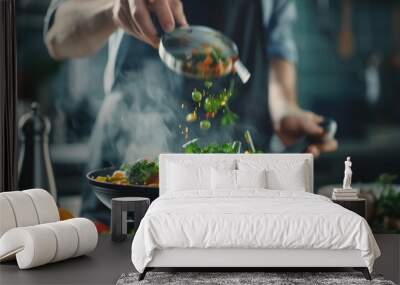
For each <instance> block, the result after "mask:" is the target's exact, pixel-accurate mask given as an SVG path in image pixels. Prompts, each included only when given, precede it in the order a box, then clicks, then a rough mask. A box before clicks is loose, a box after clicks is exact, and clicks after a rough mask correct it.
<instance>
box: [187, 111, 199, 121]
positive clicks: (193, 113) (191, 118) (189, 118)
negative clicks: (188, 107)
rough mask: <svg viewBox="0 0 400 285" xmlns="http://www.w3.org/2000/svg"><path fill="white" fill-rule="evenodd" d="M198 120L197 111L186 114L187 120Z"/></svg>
mask: <svg viewBox="0 0 400 285" xmlns="http://www.w3.org/2000/svg"><path fill="white" fill-rule="evenodd" d="M196 120H197V114H196V112H195V111H193V112H192V113H189V114H187V115H186V122H188V123H193V122H195V121H196Z"/></svg>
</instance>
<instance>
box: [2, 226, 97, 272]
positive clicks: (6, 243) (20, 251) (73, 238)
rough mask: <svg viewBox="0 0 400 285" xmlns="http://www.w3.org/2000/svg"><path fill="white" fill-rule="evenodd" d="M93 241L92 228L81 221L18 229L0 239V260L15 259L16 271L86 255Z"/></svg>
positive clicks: (92, 247)
mask: <svg viewBox="0 0 400 285" xmlns="http://www.w3.org/2000/svg"><path fill="white" fill-rule="evenodd" d="M97 240H98V234H97V230H96V227H95V225H94V224H93V222H91V221H90V220H88V219H84V218H75V219H70V220H66V221H60V222H54V223H49V224H42V225H36V226H30V227H18V228H14V229H11V230H9V231H7V232H6V233H5V234H4V235H3V236H2V237H1V238H0V261H5V260H9V259H12V258H14V256H16V259H17V263H18V266H19V268H20V269H28V268H32V267H36V266H40V265H43V264H46V263H50V262H56V261H60V260H64V259H67V258H71V257H76V256H79V255H83V254H87V253H89V252H90V251H92V250H94V249H95V248H96V245H97Z"/></svg>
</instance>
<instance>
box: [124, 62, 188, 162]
mask: <svg viewBox="0 0 400 285" xmlns="http://www.w3.org/2000/svg"><path fill="white" fill-rule="evenodd" d="M124 82H125V84H124V86H123V91H122V93H123V96H126V98H123V99H122V100H121V103H122V104H121V106H120V108H118V113H119V114H120V122H119V124H120V126H119V128H120V130H119V131H120V132H122V134H123V137H121V136H117V137H119V138H120V139H119V140H117V142H116V143H117V149H118V153H119V154H123V155H124V157H123V159H122V161H125V162H133V161H136V160H137V159H139V158H143V157H144V158H149V159H155V158H157V157H158V155H159V154H160V153H162V152H172V151H176V149H175V148H176V146H175V145H176V144H174V142H176V140H177V136H178V123H177V122H179V120H180V118H179V113H178V112H177V111H178V109H179V102H178V100H177V97H176V96H175V94H177V92H178V90H179V89H180V86H181V79H180V78H179V77H178V76H177V75H175V74H172V73H171V72H169V71H167V70H166V69H165V67H163V66H161V65H160V63H159V60H158V59H157V61H156V60H154V61H147V62H146V65H145V66H144V67H143V68H142V69H141V70H139V71H137V72H131V73H128V74H127V75H126V77H125V78H124Z"/></svg>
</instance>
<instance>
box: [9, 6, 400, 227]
mask: <svg viewBox="0 0 400 285" xmlns="http://www.w3.org/2000/svg"><path fill="white" fill-rule="evenodd" d="M16 4H17V46H18V100H19V103H18V115H19V116H21V115H22V114H24V113H26V112H27V111H29V109H30V105H31V103H32V102H34V101H36V102H38V103H39V104H40V107H41V111H42V112H43V113H44V114H46V115H47V116H48V117H49V118H50V122H51V125H52V130H51V133H50V154H51V161H52V165H53V168H54V173H55V181H56V186H57V191H58V200H59V203H60V205H61V206H63V207H65V208H67V209H68V210H70V211H71V212H72V213H74V214H75V215H78V214H79V208H80V203H81V202H80V194H81V191H82V189H83V188H84V187H88V186H87V182H86V181H85V174H86V173H85V172H86V162H87V161H88V155H89V150H88V140H89V137H90V133H91V129H92V127H93V124H94V121H95V118H96V114H97V112H98V110H99V108H100V106H101V103H102V100H103V97H104V92H103V84H102V81H103V72H104V66H105V62H106V59H107V51H106V49H103V50H101V51H100V52H99V53H98V54H97V55H96V56H93V57H91V58H82V59H76V60H66V61H62V62H56V61H54V60H52V59H51V58H50V57H49V55H48V53H47V50H46V48H45V46H44V43H43V19H44V15H45V13H46V10H47V7H48V4H49V1H48V0H40V1H37V0H19V1H16ZM296 5H297V10H298V19H297V24H296V25H295V26H294V34H295V38H296V40H297V46H298V50H299V63H298V67H297V69H298V97H299V101H300V105H301V106H302V107H303V108H305V109H310V110H312V111H314V112H317V113H320V114H323V115H326V116H330V117H333V118H335V119H336V121H337V122H338V132H337V139H338V141H339V149H338V151H336V152H335V153H330V154H323V155H322V156H321V158H319V159H318V160H316V161H315V189H317V190H318V191H320V192H321V193H325V194H326V193H327V192H326V191H328V190H327V189H330V188H331V186H327V185H332V184H340V183H341V181H342V179H343V170H344V164H343V162H344V160H345V157H346V156H347V155H351V157H352V160H353V172H354V176H353V181H354V182H355V183H360V184H359V186H360V187H361V188H362V190H363V191H364V195H365V197H367V198H368V200H369V202H370V204H369V205H372V206H371V207H369V212H370V213H369V220H370V223H371V224H372V225H373V228H374V231H386V232H393V231H399V232H400V226H399V224H400V222H399V221H400V213H399V211H400V210H398V211H397V212H396V211H395V212H394V213H393V211H392V212H390V211H387V212H390V214H388V215H392V217H390V218H393V219H395V221H396V220H397V226H395V225H396V223H391V224H390V225H389V224H388V223H387V218H385V219H383V216H384V215H382V213H386V212H385V211H386V210H385V209H382V208H381V209H379V210H378V207H377V205H378V203H381V204H379V205H383V204H384V203H383V202H382V201H381V200H382V199H383V198H379V197H380V193H381V192H382V189H383V188H385V187H386V188H388V187H389V188H390V185H388V184H387V183H386V184H385V181H382V180H381V181H380V182H379V183H377V179H378V177H379V176H380V175H381V174H384V173H391V174H400V1H397V0H392V1H390V0H385V1H374V0H353V1H346V0H344V1H333V0H302V1H296ZM346 11H347V12H348V11H350V13H346ZM89 75H90V76H89ZM386 182H387V181H386ZM394 182H397V183H399V179H398V178H397V180H396V181H394ZM397 191H399V189H398V187H397ZM393 197H394V198H393V199H397V200H396V201H392V202H394V203H397V204H395V205H397V208H398V209H400V194H399V195H397V196H393ZM396 197H397V198H396ZM378 201H381V202H378ZM386 204H387V203H386ZM386 204H385V205H386ZM393 225H394V226H393ZM396 227H397V230H396Z"/></svg>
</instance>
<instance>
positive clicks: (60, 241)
mask: <svg viewBox="0 0 400 285" xmlns="http://www.w3.org/2000/svg"><path fill="white" fill-rule="evenodd" d="M43 226H44V227H47V228H49V229H51V230H52V231H53V233H54V234H55V235H56V242H57V250H56V253H55V255H54V258H53V259H52V260H51V262H57V261H60V260H64V259H67V258H71V257H73V256H74V255H75V253H76V251H77V249H78V241H79V237H78V233H77V232H76V230H75V229H74V228H73V226H72V225H71V224H70V223H65V222H55V223H49V224H43Z"/></svg>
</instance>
